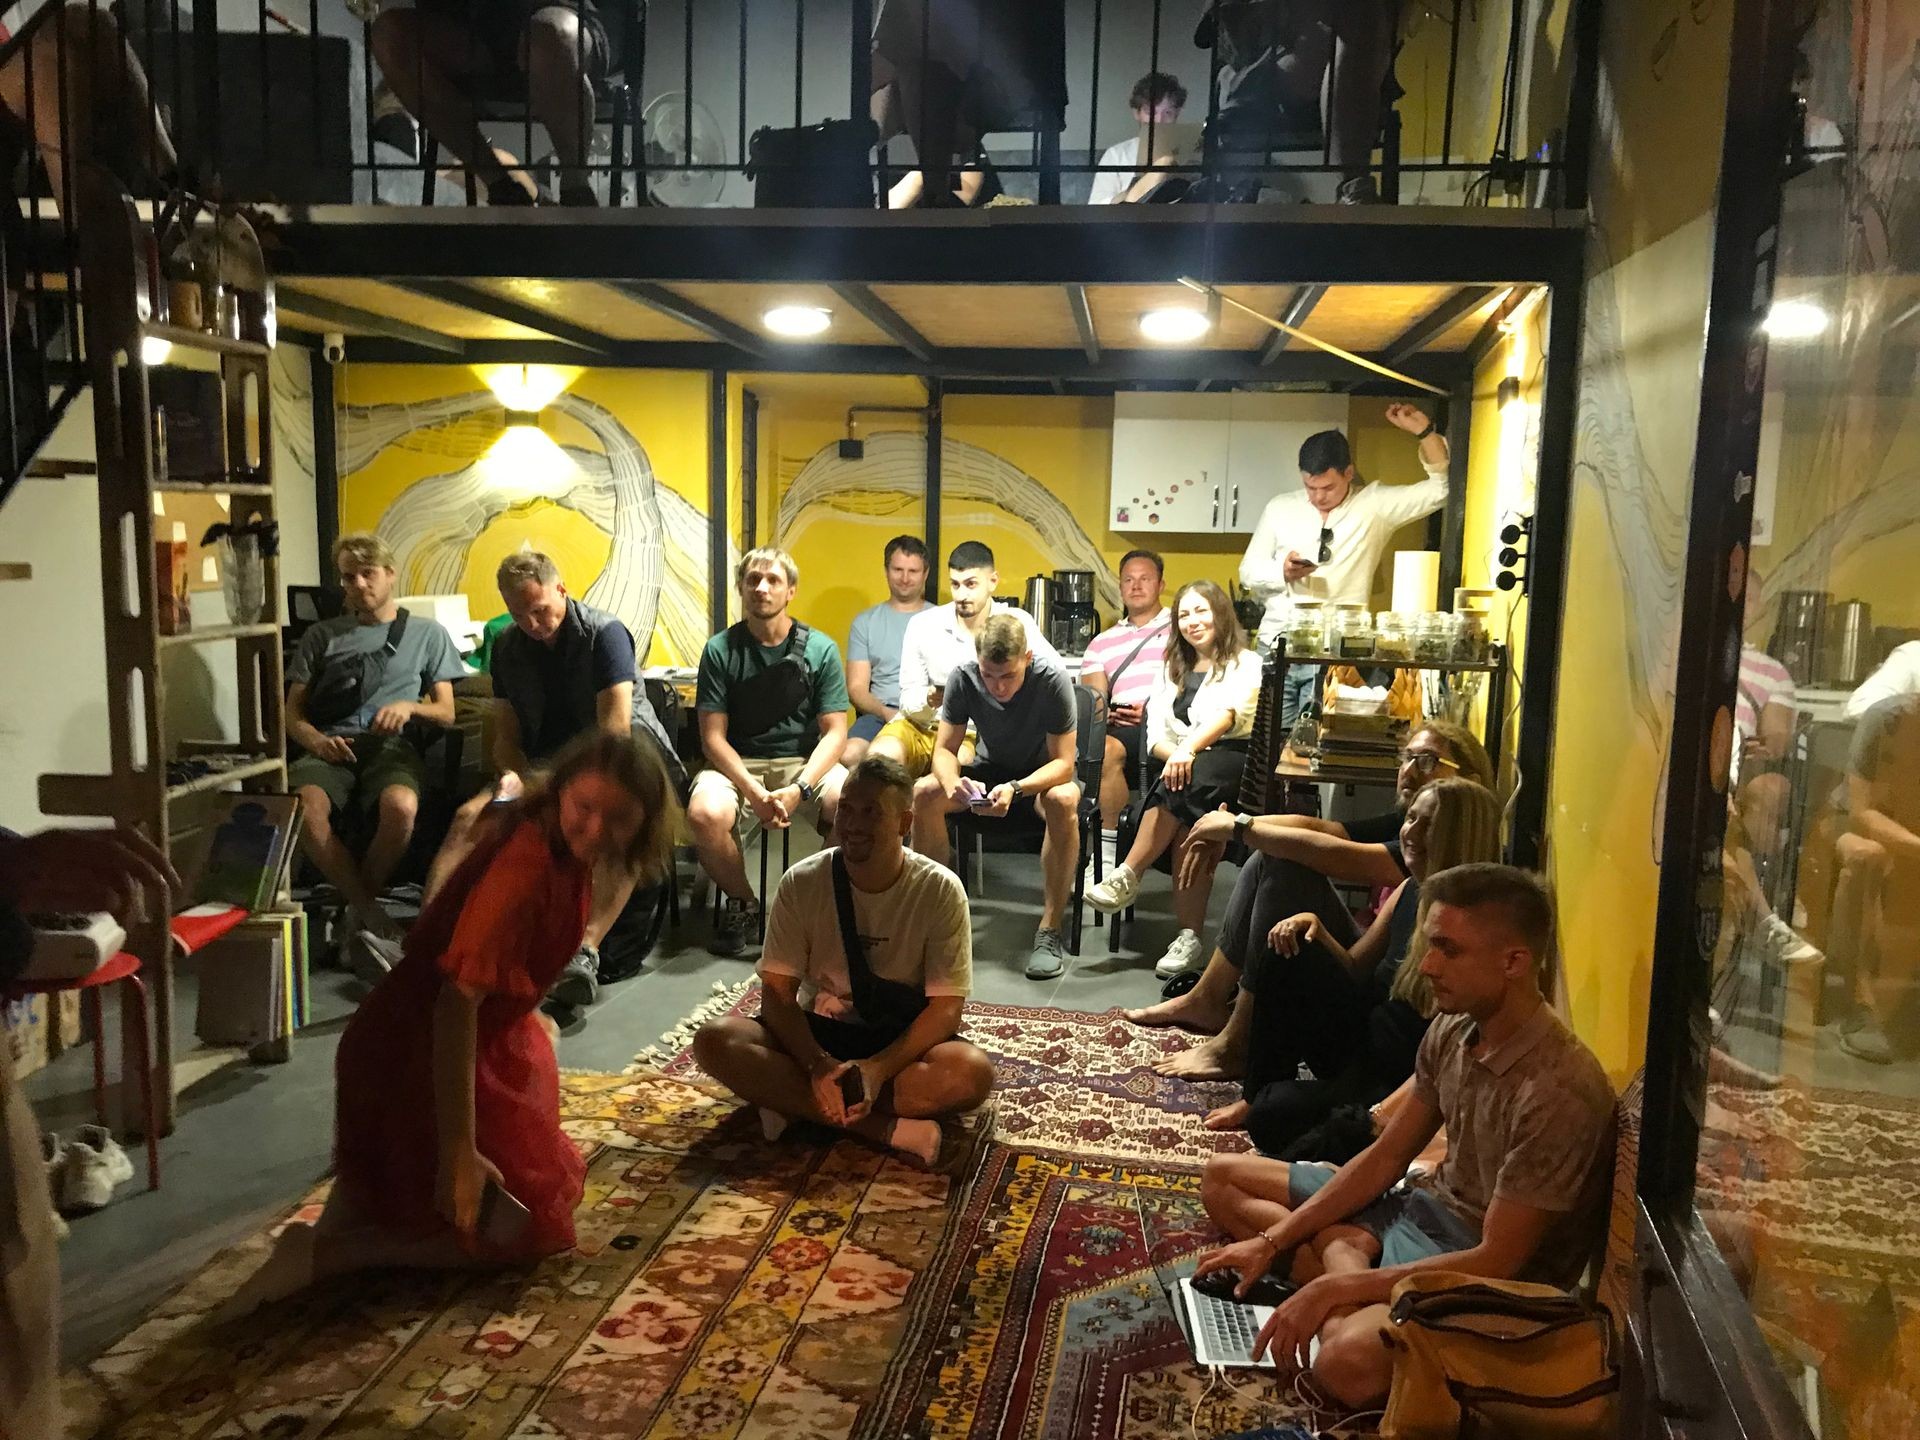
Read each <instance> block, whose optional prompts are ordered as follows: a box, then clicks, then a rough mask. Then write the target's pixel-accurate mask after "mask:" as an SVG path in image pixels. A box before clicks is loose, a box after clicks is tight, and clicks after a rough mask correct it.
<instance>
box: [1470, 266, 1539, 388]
mask: <svg viewBox="0 0 1920 1440" xmlns="http://www.w3.org/2000/svg"><path fill="white" fill-rule="evenodd" d="M1532 291H1533V287H1532V286H1531V285H1515V286H1514V287H1513V288H1512V289H1510V290H1508V291H1507V298H1506V299H1504V300H1502V301H1501V302H1500V303H1499V304H1498V305H1496V306H1494V307H1493V313H1492V314H1490V315H1488V316H1487V322H1486V324H1484V325H1482V326H1481V327H1480V333H1479V334H1478V335H1476V336H1474V337H1473V339H1472V341H1471V342H1470V343H1469V344H1468V345H1467V349H1466V356H1467V364H1468V365H1469V366H1471V367H1472V368H1473V369H1475V370H1478V369H1479V368H1480V362H1481V361H1482V360H1484V359H1486V358H1487V352H1488V351H1489V350H1491V349H1493V347H1494V346H1495V345H1498V344H1499V343H1500V327H1501V326H1502V325H1503V324H1505V323H1506V319H1507V317H1508V316H1509V315H1511V314H1513V312H1514V311H1515V310H1518V309H1519V308H1520V302H1521V301H1522V300H1525V299H1526V298H1527V296H1528V295H1529V294H1531V293H1532Z"/></svg>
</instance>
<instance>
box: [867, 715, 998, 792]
mask: <svg viewBox="0 0 1920 1440" xmlns="http://www.w3.org/2000/svg"><path fill="white" fill-rule="evenodd" d="M882 740H890V741H892V742H893V743H894V744H895V745H897V746H899V747H900V754H901V756H902V759H903V761H904V763H905V764H906V767H907V773H908V774H909V775H911V776H912V777H913V778H914V779H916V780H918V779H919V778H920V777H921V776H922V775H925V774H928V773H929V772H930V771H932V769H933V752H934V750H935V748H936V747H937V746H938V745H939V743H940V741H939V737H938V736H937V735H936V734H935V733H934V732H933V731H931V730H922V729H921V728H920V727H919V726H918V725H916V724H914V723H913V721H911V720H909V719H907V717H906V716H904V715H896V716H894V717H893V719H891V720H889V721H888V722H887V723H886V724H885V725H882V726H881V727H880V733H879V734H878V735H876V736H874V737H873V743H874V744H875V745H878V744H879V743H880V742H881V741H882ZM869 753H871V750H869ZM972 760H973V738H972V737H971V736H969V737H968V738H967V739H965V740H962V741H961V742H960V763H961V764H962V765H966V764H969V763H971V762H972Z"/></svg>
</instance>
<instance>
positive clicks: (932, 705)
mask: <svg viewBox="0 0 1920 1440" xmlns="http://www.w3.org/2000/svg"><path fill="white" fill-rule="evenodd" d="M999 583H1000V572H999V571H998V570H996V569H994V565H993V551H991V550H989V549H988V548H987V547H986V546H985V545H982V544H981V543H980V542H979V541H978V540H963V541H961V542H960V543H959V544H958V545H956V546H954V547H953V553H952V554H951V555H949V556H948V557H947V593H948V594H949V595H951V596H952V597H953V598H952V599H951V600H949V601H948V602H947V603H946V604H945V605H935V606H934V607H933V608H932V609H929V610H922V611H921V612H920V613H919V614H918V615H916V616H914V617H913V619H911V620H910V621H908V622H907V637H906V639H905V640H904V641H903V642H902V643H901V647H900V707H899V711H898V713H897V714H895V716H894V718H893V719H891V720H889V721H888V722H887V723H886V724H885V725H884V726H882V727H881V729H880V733H879V734H878V735H876V736H875V737H874V739H873V745H872V747H871V749H870V752H869V753H871V754H874V755H886V756H890V757H891V758H893V759H895V760H898V761H899V762H900V763H901V764H902V765H904V766H906V767H907V773H908V774H909V775H911V776H912V777H913V778H914V779H915V780H918V779H920V778H921V777H922V776H923V775H926V774H927V773H928V772H929V771H930V770H931V769H932V768H933V751H934V736H935V731H936V728H937V726H938V724H939V714H940V704H941V701H942V700H943V699H944V698H945V694H946V686H947V677H948V676H949V675H951V674H952V673H953V669H954V667H955V666H956V665H965V664H966V663H967V662H968V661H970V660H972V659H973V658H974V656H975V643H974V642H975V637H976V636H978V635H979V633H980V628H981V627H982V626H983V625H985V624H986V623H987V617H988V616H989V615H1002V614H1004V615H1015V616H1018V617H1019V619H1020V623H1021V624H1022V625H1024V626H1026V629H1027V644H1028V648H1029V649H1031V650H1032V651H1033V654H1034V658H1036V659H1039V660H1047V661H1051V662H1052V663H1053V664H1054V665H1056V666H1058V665H1059V664H1060V653H1059V652H1058V651H1057V650H1055V649H1054V648H1053V646H1052V645H1050V644H1049V643H1048V642H1047V637H1046V636H1045V635H1043V634H1041V633H1040V626H1039V624H1038V623H1037V622H1036V621H1035V620H1034V618H1033V617H1032V616H1031V615H1029V614H1028V613H1027V612H1026V611H1024V610H1022V609H1021V608H1020V607H1019V606H1018V605H1001V604H998V603H996V602H995V600H994V598H993V592H994V589H995V587H997V586H998V585H999ZM960 758H961V761H962V762H963V763H964V762H965V761H967V760H969V759H971V758H972V746H971V745H968V746H967V747H965V748H964V749H962V751H961V756H960Z"/></svg>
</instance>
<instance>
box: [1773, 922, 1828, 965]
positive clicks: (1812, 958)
mask: <svg viewBox="0 0 1920 1440" xmlns="http://www.w3.org/2000/svg"><path fill="white" fill-rule="evenodd" d="M1762 943H1763V944H1764V945H1765V946H1766V952H1767V958H1768V959H1769V960H1771V961H1773V963H1774V964H1776V965H1778V966H1779V967H1780V968H1781V969H1782V970H1791V969H1793V968H1794V967H1795V966H1798V965H1818V964H1820V963H1822V961H1823V960H1824V959H1825V958H1826V957H1825V956H1823V955H1822V954H1821V953H1820V951H1819V950H1818V949H1817V948H1816V947H1815V946H1814V945H1813V944H1812V942H1810V941H1809V940H1807V938H1806V937H1805V936H1803V935H1801V934H1799V933H1798V932H1797V931H1796V930H1795V929H1794V928H1793V927H1792V926H1791V925H1789V924H1787V922H1786V921H1784V920H1782V919H1781V918H1780V917H1779V916H1778V915H1769V916H1767V924H1766V935H1765V939H1764V940H1763V942H1762Z"/></svg>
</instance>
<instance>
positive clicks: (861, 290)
mask: <svg viewBox="0 0 1920 1440" xmlns="http://www.w3.org/2000/svg"><path fill="white" fill-rule="evenodd" d="M832 289H833V293H834V294H836V295H838V296H839V297H840V298H841V299H842V300H844V301H845V302H846V303H847V305H848V306H849V307H850V308H851V309H853V310H854V311H855V312H856V313H858V314H859V315H861V316H862V317H864V318H865V319H866V321H867V322H868V323H869V324H870V325H872V326H873V327H874V328H875V329H876V330H878V331H879V332H880V333H881V334H882V335H885V336H886V337H887V338H888V339H889V340H891V341H893V343H894V344H896V345H898V346H899V347H900V348H901V349H902V350H904V351H906V352H907V353H908V354H909V355H911V356H913V358H914V359H916V360H925V361H927V362H928V363H929V364H931V363H932V362H933V359H934V347H933V345H932V343H931V342H929V341H928V339H927V337H926V336H924V335H922V334H921V333H920V332H919V331H918V330H916V329H914V328H913V326H911V325H909V324H908V323H907V322H906V321H905V320H903V319H901V318H900V314H899V312H898V311H896V310H895V309H894V308H893V307H892V306H891V305H889V304H887V302H886V301H884V300H882V299H881V298H880V297H879V296H878V295H876V294H874V293H873V291H871V290H869V289H868V288H867V287H866V286H864V285H862V284H860V283H858V282H857V281H853V280H842V281H837V282H836V283H835V284H834V285H833V287H832Z"/></svg>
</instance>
